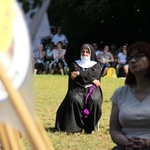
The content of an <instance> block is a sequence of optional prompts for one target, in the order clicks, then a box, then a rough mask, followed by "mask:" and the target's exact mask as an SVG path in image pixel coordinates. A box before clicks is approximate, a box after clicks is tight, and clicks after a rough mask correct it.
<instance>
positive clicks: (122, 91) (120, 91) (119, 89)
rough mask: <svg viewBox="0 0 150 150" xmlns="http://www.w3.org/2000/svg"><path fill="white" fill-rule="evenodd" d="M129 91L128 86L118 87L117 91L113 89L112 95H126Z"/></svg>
mask: <svg viewBox="0 0 150 150" xmlns="http://www.w3.org/2000/svg"><path fill="white" fill-rule="evenodd" d="M128 89H129V86H128V85H123V86H120V87H118V88H117V89H115V91H114V93H115V94H118V93H119V94H123V93H126V92H127V91H128Z"/></svg>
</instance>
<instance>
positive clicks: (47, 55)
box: [33, 27, 128, 77]
mask: <svg viewBox="0 0 150 150" xmlns="http://www.w3.org/2000/svg"><path fill="white" fill-rule="evenodd" d="M67 46H68V39H67V37H66V35H64V34H63V33H62V28H61V27H58V28H57V29H56V33H55V34H53V36H51V37H50V38H48V39H45V40H42V41H41V46H40V47H39V49H38V50H36V51H34V53H33V68H34V71H33V74H34V75H36V74H61V75H68V70H69V69H70V68H68V64H67V62H66V60H65V55H66V50H67ZM91 46H92V47H93V48H94V50H95V54H96V57H97V60H98V62H99V64H100V65H101V72H102V73H101V76H102V77H104V76H106V75H107V71H108V69H109V68H111V67H113V68H114V69H115V70H116V75H117V77H125V76H126V74H127V73H128V62H127V59H126V57H127V56H126V53H127V48H128V44H127V43H125V44H123V45H122V46H120V47H118V48H117V46H116V44H112V45H107V44H106V45H104V46H103V47H101V48H99V46H98V44H97V43H91Z"/></svg>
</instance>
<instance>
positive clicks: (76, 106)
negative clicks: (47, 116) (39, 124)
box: [55, 44, 102, 134]
mask: <svg viewBox="0 0 150 150" xmlns="http://www.w3.org/2000/svg"><path fill="white" fill-rule="evenodd" d="M80 57H81V58H80V60H76V61H75V62H73V63H72V65H71V67H70V73H69V88H68V91H67V94H66V96H65V98H64V100H63V102H62V103H61V105H60V106H59V108H58V110H57V114H56V122H55V129H56V130H57V131H59V132H67V133H76V132H81V131H82V130H84V131H85V133H87V134H91V133H92V131H93V130H94V129H95V126H96V125H97V123H98V121H99V119H100V118H101V114H102V112H101V105H102V91H101V87H100V78H101V68H100V64H99V63H97V59H96V55H95V51H94V49H93V47H92V46H91V45H90V44H84V45H83V46H82V47H81V52H80Z"/></svg>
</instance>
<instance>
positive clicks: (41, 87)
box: [22, 75, 124, 150]
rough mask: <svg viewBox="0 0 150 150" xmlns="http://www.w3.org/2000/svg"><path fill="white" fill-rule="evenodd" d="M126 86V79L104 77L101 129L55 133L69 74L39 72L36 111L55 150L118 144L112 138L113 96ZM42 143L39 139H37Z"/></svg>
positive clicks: (99, 149)
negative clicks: (110, 117) (110, 129)
mask: <svg viewBox="0 0 150 150" xmlns="http://www.w3.org/2000/svg"><path fill="white" fill-rule="evenodd" d="M122 85H124V79H122V78H102V79H101V87H102V90H103V96H104V100H103V105H102V112H103V114H102V117H101V119H100V122H99V132H94V133H93V134H89V135H87V134H84V133H83V134H79V133H76V134H70V135H67V134H66V133H59V132H53V129H54V124H55V116H56V111H57V108H58V107H59V105H60V103H61V102H62V100H63V98H64V97H65V94H66V92H67V86H68V76H60V75H37V76H34V89H35V96H34V97H35V99H34V101H35V106H36V107H35V108H36V114H37V116H38V117H39V118H40V120H41V121H42V123H43V126H44V128H46V131H47V135H48V137H49V138H50V140H51V142H52V144H53V146H54V148H55V150H111V148H112V147H113V146H114V143H113V142H112V141H111V138H110V135H109V131H108V126H109V116H110V111H111V101H110V97H111V95H112V94H113V92H114V90H115V89H116V88H118V87H119V86H122ZM22 140H23V143H24V145H25V148H26V150H31V149H32V148H31V147H30V143H29V141H28V138H27V137H26V135H23V138H22ZM37 142H38V141H37Z"/></svg>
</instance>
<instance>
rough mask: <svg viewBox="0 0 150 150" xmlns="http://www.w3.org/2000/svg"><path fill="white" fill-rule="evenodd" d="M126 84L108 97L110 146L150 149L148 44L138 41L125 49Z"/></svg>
mask: <svg viewBox="0 0 150 150" xmlns="http://www.w3.org/2000/svg"><path fill="white" fill-rule="evenodd" d="M127 58H128V63H129V72H128V74H127V77H126V80H125V85H124V86H122V87H119V88H118V89H116V91H115V92H114V94H113V95H112V97H111V100H112V110H111V115H110V135H111V138H112V140H113V142H114V143H115V144H116V145H117V146H115V147H114V148H113V150H150V109H149V106H150V44H149V43H145V42H137V43H134V44H133V45H131V46H130V47H129V48H128V50H127Z"/></svg>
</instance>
